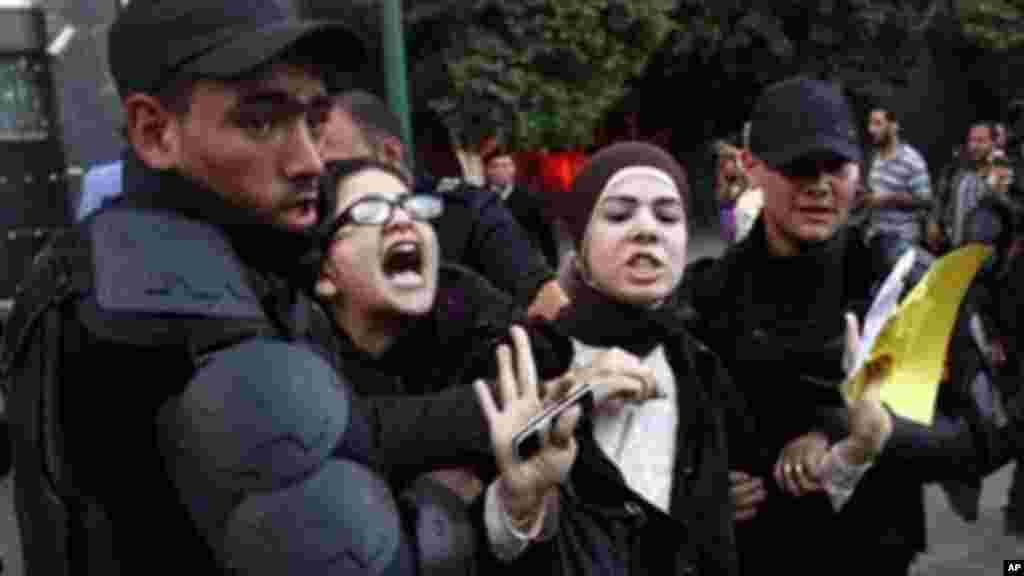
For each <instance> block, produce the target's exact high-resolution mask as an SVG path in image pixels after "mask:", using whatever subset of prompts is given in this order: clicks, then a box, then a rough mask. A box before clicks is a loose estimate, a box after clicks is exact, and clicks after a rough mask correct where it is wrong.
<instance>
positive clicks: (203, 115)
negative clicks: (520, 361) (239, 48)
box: [172, 63, 329, 231]
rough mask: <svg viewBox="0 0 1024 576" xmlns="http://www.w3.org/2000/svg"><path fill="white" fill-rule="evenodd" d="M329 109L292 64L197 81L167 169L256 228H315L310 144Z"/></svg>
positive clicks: (314, 160)
mask: <svg viewBox="0 0 1024 576" xmlns="http://www.w3.org/2000/svg"><path fill="white" fill-rule="evenodd" d="M328 110H329V103H328V101H327V99H326V96H325V90H324V86H323V83H322V82H321V81H320V80H319V79H318V78H317V77H316V76H314V74H313V72H312V71H310V70H308V69H307V68H304V67H300V66H296V65H290V64H284V63H282V64H277V65H275V66H273V67H271V68H270V69H269V71H268V72H267V74H265V75H263V77H262V78H260V79H257V80H252V81H244V82H215V81H205V80H204V81H201V82H199V83H197V84H196V86H195V89H194V91H193V94H192V102H191V108H190V111H189V113H188V114H186V115H184V116H182V117H180V118H178V119H176V121H174V122H173V123H172V133H173V134H174V137H176V138H177V139H178V141H179V146H178V148H177V154H176V157H175V161H174V166H173V167H174V168H176V169H177V170H178V171H179V172H181V173H182V174H184V175H185V176H188V177H190V178H192V179H194V180H196V181H198V182H200V183H201V184H204V185H205V186H206V187H208V188H210V189H211V190H212V191H213V192H215V193H217V194H219V195H220V196H222V197H223V198H224V199H226V200H227V201H228V202H230V203H231V204H233V205H235V206H238V207H239V208H242V209H245V210H247V211H249V212H251V213H253V214H254V215H256V216H257V217H258V218H259V219H260V220H261V221H263V222H266V223H268V224H272V225H274V226H276V227H279V228H284V229H289V230H296V231H298V230H303V229H306V228H308V227H310V226H313V225H314V224H316V222H317V202H316V198H317V180H318V179H319V177H320V176H321V174H322V173H323V163H322V162H321V160H320V156H319V154H318V151H317V147H316V138H317V132H318V130H319V128H320V126H321V125H322V124H323V122H324V120H325V119H326V116H327V112H328Z"/></svg>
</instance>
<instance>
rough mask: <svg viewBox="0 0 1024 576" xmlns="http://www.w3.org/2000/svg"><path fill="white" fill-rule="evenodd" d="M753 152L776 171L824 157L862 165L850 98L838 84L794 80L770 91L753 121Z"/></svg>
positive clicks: (751, 137)
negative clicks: (812, 156)
mask: <svg viewBox="0 0 1024 576" xmlns="http://www.w3.org/2000/svg"><path fill="white" fill-rule="evenodd" d="M750 124H751V126H750V151H751V152H752V153H753V154H754V155H755V156H757V157H758V158H760V159H761V160H763V161H764V162H765V163H766V164H768V165H769V166H771V167H772V168H780V167H782V166H786V165H788V164H790V163H792V162H793V161H794V160H798V159H800V158H803V157H806V156H808V155H810V154H814V153H819V152H832V153H835V154H837V155H839V156H840V157H842V158H845V159H847V160H849V161H851V162H860V161H861V149H860V145H859V144H858V142H857V129H856V127H855V125H854V123H853V114H851V112H850V108H849V105H848V104H847V101H846V97H845V96H843V93H842V91H841V90H840V89H839V88H838V87H837V86H836V85H834V84H830V83H827V82H822V81H820V80H813V79H810V78H806V77H797V78H791V79H789V80H785V81H782V82H779V83H777V84H773V85H771V86H769V87H768V88H766V89H765V91H764V92H763V93H762V94H761V96H760V98H758V100H757V103H756V104H755V105H754V112H753V114H752V115H751V119H750Z"/></svg>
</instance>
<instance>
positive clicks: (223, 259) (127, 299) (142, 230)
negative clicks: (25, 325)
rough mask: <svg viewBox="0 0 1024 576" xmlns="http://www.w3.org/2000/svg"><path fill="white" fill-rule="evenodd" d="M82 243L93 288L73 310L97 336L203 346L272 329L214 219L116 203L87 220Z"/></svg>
mask: <svg viewBox="0 0 1024 576" xmlns="http://www.w3.org/2000/svg"><path fill="white" fill-rule="evenodd" d="M87 242H88V244H89V246H90V256H91V258H90V264H91V276H92V289H91V291H90V293H89V295H88V297H87V298H84V299H82V300H81V301H80V302H79V307H78V315H79V318H80V319H81V320H82V322H83V324H84V325H85V326H86V327H87V328H88V329H89V330H90V331H91V332H93V333H95V334H97V335H99V336H100V337H103V338H106V339H109V340H114V341H122V342H125V343H129V344H134V345H136V346H146V345H150V346H164V345H169V344H186V345H189V346H190V347H193V348H199V349H209V348H211V347H216V345H217V344H224V343H230V342H224V340H229V341H230V340H240V339H243V338H245V337H246V336H255V335H269V334H270V333H275V332H276V331H275V330H273V329H271V324H270V322H269V320H268V319H267V318H266V315H265V314H264V312H263V308H262V306H261V303H260V301H259V298H258V297H257V296H256V294H255V292H254V291H253V289H252V287H251V286H250V283H249V277H248V275H247V273H246V270H245V268H244V267H243V265H242V263H241V261H240V260H239V258H238V256H237V255H236V254H235V252H234V250H233V249H232V247H231V245H230V243H229V242H228V240H227V238H226V237H225V236H224V235H223V233H222V232H221V231H220V230H219V229H218V228H216V227H214V226H212V225H209V224H206V223H203V222H199V221H195V220H189V219H186V218H183V217H181V216H179V215H176V214H174V213H170V212H157V211H146V210H136V209H117V208H115V209H108V210H105V211H103V212H101V213H100V214H98V215H97V217H96V218H94V219H92V220H91V221H90V226H89V230H88V232H87ZM196 351H197V352H198V351H199V350H196Z"/></svg>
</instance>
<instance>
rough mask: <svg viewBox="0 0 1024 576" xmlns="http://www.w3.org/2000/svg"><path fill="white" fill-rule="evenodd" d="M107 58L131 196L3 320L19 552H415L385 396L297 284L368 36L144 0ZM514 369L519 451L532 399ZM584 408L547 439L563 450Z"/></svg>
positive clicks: (184, 568)
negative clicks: (385, 450) (330, 82)
mask: <svg viewBox="0 0 1024 576" xmlns="http://www.w3.org/2000/svg"><path fill="white" fill-rule="evenodd" d="M325 58H326V59H329V62H330V63H332V65H328V63H327V61H325ZM109 61H110V68H111V72H112V75H113V77H114V80H115V82H116V84H117V87H118V91H119V93H120V96H121V99H122V104H123V109H124V113H125V119H126V137H127V140H128V143H129V144H130V145H129V147H128V148H127V151H126V152H125V156H124V163H125V169H124V191H125V193H124V196H123V198H121V199H120V200H118V202H116V203H115V204H114V205H113V206H110V207H108V208H106V209H104V210H101V211H100V212H98V213H96V214H94V215H93V216H91V217H90V218H88V219H87V220H86V221H85V222H84V223H82V225H80V226H76V227H75V228H73V229H72V230H70V231H69V232H67V233H66V234H64V235H62V236H60V237H58V238H57V239H56V240H55V241H54V242H53V243H51V244H50V245H49V246H48V247H47V248H46V249H45V250H44V251H43V253H42V254H41V255H40V257H39V258H38V259H37V263H36V266H35V267H34V269H33V271H32V272H31V273H30V274H29V276H28V278H27V280H26V282H25V284H24V286H25V289H24V291H23V292H22V293H20V294H19V296H18V299H17V304H16V307H15V310H14V312H13V314H12V317H11V319H10V323H9V327H8V329H7V331H6V334H5V336H6V340H5V347H4V348H5V350H4V357H3V363H2V365H0V368H2V371H3V374H2V376H3V380H4V381H5V382H6V383H7V390H6V391H5V392H6V393H7V394H6V396H7V399H8V406H7V410H8V413H9V414H10V416H11V420H12V422H11V424H12V426H11V427H12V441H13V446H14V460H15V499H16V509H17V515H18V521H19V526H20V530H21V541H22V546H23V553H24V554H23V555H24V560H25V573H26V574H27V576H38V575H47V576H49V575H53V574H103V575H114V574H147V573H151V572H154V571H157V570H161V571H167V572H170V573H176V574H197V573H198V574H214V573H225V574H226V573H230V574H268V575H269V574H412V573H415V572H416V570H417V568H416V566H415V565H414V563H415V556H416V555H415V554H414V553H413V551H412V550H411V548H412V545H411V542H410V538H409V537H408V536H407V535H405V534H403V532H402V530H401V528H400V520H399V516H398V514H397V512H396V508H395V503H394V501H393V499H392V497H391V494H390V492H389V489H388V486H387V484H386V483H385V482H384V481H383V480H382V479H381V478H380V477H379V476H378V475H377V474H376V473H375V472H374V470H373V460H374V453H373V452H374V442H375V441H376V438H377V437H378V435H379V434H380V430H379V429H376V428H375V427H374V425H373V420H372V417H371V416H368V415H367V413H368V412H373V411H372V410H366V409H365V407H363V408H361V406H362V405H361V404H360V403H358V402H356V401H355V399H354V398H353V397H352V396H351V395H350V393H349V390H350V388H349V386H348V385H347V383H346V382H343V381H341V380H340V379H339V377H338V375H337V372H336V371H335V369H334V366H333V365H332V362H334V360H335V358H336V356H335V355H334V354H333V351H332V340H331V338H332V332H331V329H330V327H329V325H328V324H327V323H326V322H325V320H324V318H323V316H322V315H319V314H318V313H317V310H316V309H315V308H314V307H313V306H312V305H311V302H310V300H309V298H308V297H307V296H306V295H305V294H304V293H303V291H302V290H300V289H299V287H300V286H304V285H307V284H309V282H310V281H311V279H310V278H309V277H308V272H309V269H308V268H307V267H306V264H308V258H306V256H307V255H308V254H309V252H310V249H311V248H312V246H313V240H314V239H313V234H312V230H313V229H314V228H315V227H316V225H317V224H318V221H319V220H320V219H321V217H322V216H323V214H321V212H323V210H322V208H321V202H320V198H319V197H318V180H319V178H320V176H321V174H322V172H323V165H322V163H321V160H320V157H319V155H318V152H317V149H316V147H315V141H316V135H317V132H318V129H319V127H320V126H321V124H322V123H323V121H324V119H325V118H326V114H327V111H328V109H329V101H328V99H327V97H326V88H325V82H324V78H325V77H327V76H328V75H329V74H328V73H329V72H330V73H332V74H333V73H335V72H343V70H339V69H338V68H337V67H336V66H333V65H336V64H338V63H341V64H350V65H351V66H352V67H353V68H355V67H357V66H358V65H359V63H361V62H363V61H364V60H363V46H362V43H361V42H360V40H359V39H358V37H357V36H355V35H354V34H353V33H352V32H351V31H350V30H348V29H346V28H345V27H344V26H342V25H339V24H333V23H332V24H328V23H317V22H309V21H303V20H299V19H298V18H297V16H296V15H295V14H294V12H293V11H292V8H290V7H285V6H283V5H282V4H281V3H279V2H278V1H276V0H251V1H248V2H236V1H233V0H224V1H211V0H175V1H173V2H172V1H156V0H136V1H134V2H132V3H131V4H130V5H129V6H127V7H126V8H125V9H124V10H122V11H121V13H120V14H119V16H118V18H117V20H116V22H115V23H114V24H113V26H112V28H111V30H110V33H109ZM516 349H517V351H518V353H519V360H520V365H526V363H527V362H529V361H532V360H531V358H530V351H529V350H523V346H522V345H517V346H516ZM518 372H519V375H518V378H519V379H520V380H522V379H523V378H526V377H525V376H523V371H521V370H520V371H518ZM512 377H513V378H514V377H515V376H512ZM503 378H504V380H508V379H509V376H508V374H505V375H504V376H503ZM499 380H500V382H501V384H502V385H501V386H499V390H501V391H502V394H501V398H500V401H501V406H502V408H501V410H500V411H499V410H489V411H486V416H487V419H486V422H487V423H489V424H490V431H491V432H492V435H493V440H494V442H495V443H497V444H498V445H499V446H502V447H503V448H502V449H503V450H504V448H505V444H506V443H507V441H508V439H509V438H510V437H511V433H509V431H510V430H515V429H517V428H518V426H520V425H521V424H522V423H524V422H525V421H526V420H527V419H528V418H529V417H530V416H532V415H533V414H534V413H536V412H537V411H539V409H540V401H539V400H538V399H537V392H536V386H533V387H530V386H529V385H526V384H528V383H524V382H519V383H518V384H519V385H518V386H517V382H511V383H509V382H505V381H504V380H501V379H499ZM516 390H519V393H518V394H517V393H516V392H515V391H516ZM531 390H532V396H531ZM510 391H511V392H510ZM467 399H468V402H467ZM451 405H452V406H458V407H462V408H461V409H472V410H476V412H475V413H476V414H477V415H478V416H479V415H480V414H481V412H480V408H479V407H475V406H474V405H475V396H474V392H473V390H472V389H469V388H467V391H466V393H465V394H464V395H463V396H462V399H461V400H460V401H459V402H457V403H452V404H451ZM467 407H468V408H467ZM435 413H442V411H441V410H436V411H435ZM480 418H481V421H483V419H482V418H483V417H482V416H480ZM368 420H369V423H368ZM573 421H574V419H573V417H571V416H570V417H569V418H567V419H565V420H563V421H562V423H561V425H560V426H558V427H556V429H555V432H556V433H555V434H550V435H546V438H547V440H546V441H544V442H543V443H542V449H541V453H540V454H539V455H538V456H537V457H538V458H540V457H541V454H548V455H549V456H550V455H551V454H552V453H553V452H554V453H558V458H556V460H557V461H558V462H560V463H561V464H562V465H563V466H562V467H563V468H565V467H567V466H568V465H569V464H570V463H571V461H572V456H573V454H574V444H573V442H572V441H571V428H572V423H573ZM428 423H429V422H428ZM378 428H379V427H378ZM410 428H414V427H412V426H410ZM389 432H390V431H389ZM409 432H410V437H414V435H415V429H412V430H410V431H409ZM484 437H485V438H486V434H484ZM410 449H412V450H414V449H415V446H410ZM515 465H518V466H522V465H525V464H524V463H516V464H515ZM563 472H565V470H561V471H559V470H555V471H554V473H553V474H552V475H550V477H549V478H548V480H555V481H557V476H558V474H560V473H563ZM520 512H522V513H523V517H525V518H531V517H533V516H534V515H536V512H534V511H532V510H526V511H525V512H523V511H520Z"/></svg>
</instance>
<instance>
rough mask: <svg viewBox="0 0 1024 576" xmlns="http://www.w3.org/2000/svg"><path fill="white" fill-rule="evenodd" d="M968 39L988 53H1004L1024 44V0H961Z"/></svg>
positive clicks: (959, 3)
mask: <svg viewBox="0 0 1024 576" xmlns="http://www.w3.org/2000/svg"><path fill="white" fill-rule="evenodd" d="M956 4H957V8H958V10H959V15H960V20H961V22H962V23H963V29H964V33H965V34H966V35H967V37H968V38H969V39H970V40H971V41H973V42H974V43H976V44H977V45H979V46H981V47H982V48H985V49H988V50H994V51H997V52H1004V51H1007V50H1011V49H1013V48H1018V47H1020V46H1022V45H1024V1H1022V0H959V1H958V2H957V3H956Z"/></svg>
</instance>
